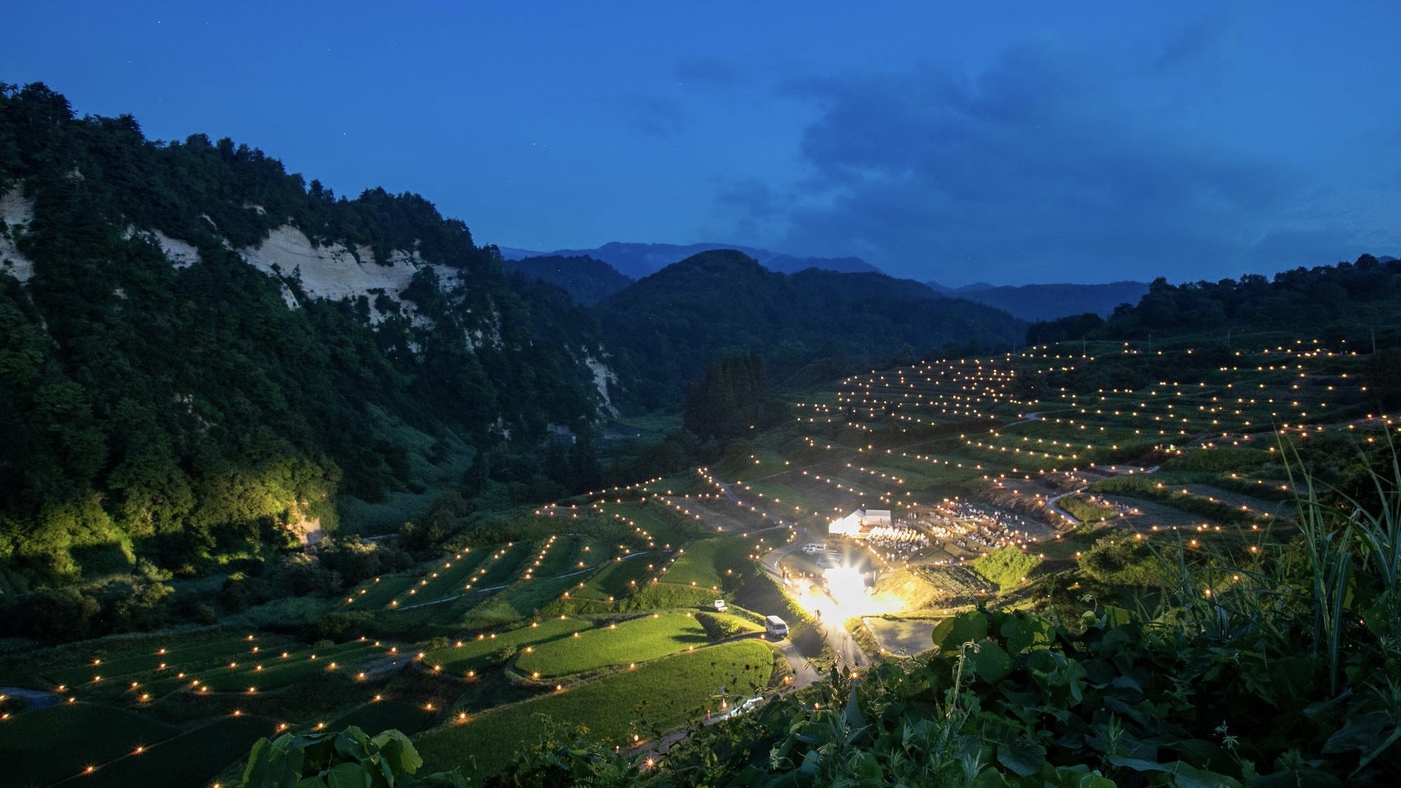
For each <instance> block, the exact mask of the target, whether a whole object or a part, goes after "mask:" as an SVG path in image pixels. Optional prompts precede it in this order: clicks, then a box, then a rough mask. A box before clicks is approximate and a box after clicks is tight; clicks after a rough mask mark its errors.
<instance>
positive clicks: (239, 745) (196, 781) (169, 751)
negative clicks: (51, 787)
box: [81, 714, 277, 788]
mask: <svg viewBox="0 0 1401 788" xmlns="http://www.w3.org/2000/svg"><path fill="white" fill-rule="evenodd" d="M276 732H277V723H276V722H274V721H272V720H270V719H268V718H266V717H255V716H252V715H247V714H245V715H240V716H238V717H232V716H230V717H223V718H221V719H219V720H216V721H215V722H213V723H211V724H209V725H205V726H204V727H202V728H197V729H195V730H192V731H190V732H189V733H184V734H181V735H179V736H176V737H175V738H173V739H168V740H166V741H164V742H162V743H160V744H158V745H156V746H154V747H151V748H149V749H147V750H145V751H144V752H142V753H141V754H140V755H136V754H128V755H127V757H124V758H122V759H121V760H119V761H116V762H115V763H111V764H108V765H107V766H104V767H102V768H100V769H98V770H97V771H96V772H94V773H93V774H92V775H91V776H90V777H84V778H83V780H82V782H81V784H82V785H91V786H94V787H95V788H151V787H152V786H157V785H202V784H204V783H206V781H208V780H210V779H211V778H213V777H214V776H215V775H217V774H218V773H219V772H221V771H222V770H223V769H224V767H226V766H228V765H229V764H232V763H235V762H238V763H242V762H244V761H245V760H246V759H247V758H248V751H249V750H250V749H252V747H253V743H254V742H256V741H257V740H258V739H260V738H263V737H264V736H268V737H271V736H273V735H274V734H276Z"/></svg>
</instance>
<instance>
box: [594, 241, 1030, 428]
mask: <svg viewBox="0 0 1401 788" xmlns="http://www.w3.org/2000/svg"><path fill="white" fill-rule="evenodd" d="M594 314H595V316H596V317H597V319H598V321H599V323H600V324H601V325H602V327H603V331H604V336H605V338H606V341H607V342H608V344H609V346H610V347H613V348H614V349H615V352H616V354H617V356H618V361H617V363H618V367H619V369H620V370H626V371H627V375H626V377H630V378H631V379H634V380H645V381H647V385H646V388H645V389H642V390H634V391H632V392H631V396H632V398H633V399H635V400H636V401H638V402H641V403H643V404H645V405H655V404H657V403H660V402H664V401H667V400H668V399H670V398H675V397H678V396H679V395H680V394H681V393H682V391H683V390H684V386H685V384H686V382H687V381H689V380H692V379H694V378H695V377H697V376H698V375H699V373H700V370H701V369H702V368H703V367H704V365H705V362H706V361H707V360H708V359H710V358H714V357H715V356H717V355H726V354H737V353H747V352H751V351H753V352H757V353H759V354H761V355H762V356H763V357H764V358H765V359H766V360H768V361H769V362H770V363H776V364H778V365H779V366H780V367H785V366H786V367H788V368H792V367H793V366H794V365H798V364H802V363H806V362H807V361H810V360H812V359H813V358H816V357H820V356H828V357H830V356H844V357H847V358H849V359H870V358H877V357H885V358H894V357H896V356H897V355H900V354H902V353H904V354H907V355H909V354H922V353H927V352H930V351H933V350H940V349H943V348H945V347H947V346H980V347H995V346H999V345H1000V346H1009V345H1011V344H1012V343H1013V342H1015V341H1016V340H1017V339H1018V338H1019V336H1020V332H1021V331H1022V325H1023V324H1022V323H1020V322H1019V321H1017V320H1015V319H1014V318H1012V317H1011V316H1009V315H1007V314H1006V313H1003V312H999V311H997V310H994V309H991V308H989V307H986V306H982V305H979V304H973V303H970V302H968V301H963V300H960V299H951V298H944V297H942V296H940V295H938V294H937V293H935V292H933V291H932V290H930V289H929V288H928V287H926V286H925V285H922V284H920V283H918V282H913V281H909V280H899V279H892V278H891V277H888V276H885V275H884V274H875V273H859V274H855V273H853V274H843V273H834V272H830V271H818V270H808V271H803V272H801V273H797V274H794V275H792V276H787V275H784V274H781V273H777V272H774V271H770V270H768V269H766V268H764V267H763V266H761V265H760V264H759V263H758V262H756V261H755V260H753V259H752V258H750V257H747V256H746V255H744V254H742V253H740V252H737V251H734V250H728V249H722V250H714V251H708V252H702V253H701V254H698V255H695V256H693V257H690V258H687V259H686V260H683V261H681V262H680V263H677V264H675V265H672V266H668V267H667V268H665V269H663V270H662V271H660V272H658V273H656V274H653V275H652V276H649V277H647V278H645V279H642V280H640V281H638V282H635V283H633V284H632V285H630V286H628V287H627V288H625V289H623V290H621V291H619V292H617V293H615V294H613V295H612V296H610V297H609V298H607V299H606V300H604V301H603V302H601V303H600V304H599V305H598V306H596V307H595V308H594Z"/></svg>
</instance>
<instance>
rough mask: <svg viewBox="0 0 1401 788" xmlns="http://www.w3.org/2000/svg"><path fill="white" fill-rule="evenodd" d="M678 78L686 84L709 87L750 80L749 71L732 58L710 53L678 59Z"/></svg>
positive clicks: (736, 83) (676, 72)
mask: <svg viewBox="0 0 1401 788" xmlns="http://www.w3.org/2000/svg"><path fill="white" fill-rule="evenodd" d="M673 73H674V74H675V75H676V79H677V80H679V81H680V82H681V83H682V84H684V85H695V86H699V87H707V88H733V87H738V86H739V85H742V84H744V83H745V82H747V81H748V80H749V73H748V72H747V71H746V70H745V69H744V67H743V66H741V65H739V64H738V63H736V62H734V61H732V60H725V59H723V58H718V57H710V56H708V55H692V56H690V57H683V58H681V59H680V60H678V61H676V66H675V68H674V69H673Z"/></svg>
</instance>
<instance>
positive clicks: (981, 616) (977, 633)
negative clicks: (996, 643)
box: [932, 612, 988, 654]
mask: <svg viewBox="0 0 1401 788" xmlns="http://www.w3.org/2000/svg"><path fill="white" fill-rule="evenodd" d="M987 635H988V618H987V615H986V614H985V613H981V612H976V613H959V614H958V615H956V616H954V617H953V618H946V619H944V620H943V621H940V622H939V626H937V627H934V633H933V636H932V637H933V640H934V647H935V648H937V649H939V651H940V652H941V653H944V654H953V653H957V651H958V649H959V648H960V647H961V646H962V645H963V644H964V643H976V642H978V641H979V640H982V639H983V638H985V637H987Z"/></svg>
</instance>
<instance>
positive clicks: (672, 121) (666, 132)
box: [622, 96, 686, 139]
mask: <svg viewBox="0 0 1401 788" xmlns="http://www.w3.org/2000/svg"><path fill="white" fill-rule="evenodd" d="M622 108H623V111H624V113H625V114H626V116H627V118H628V121H629V122H630V123H631V124H632V126H633V128H635V129H637V130H638V131H641V132H642V133H643V134H647V135H650V136H653V137H661V138H663V139H670V138H672V137H675V136H676V135H678V134H680V133H681V130H682V129H683V128H685V126H686V115H685V113H683V112H682V111H681V105H680V104H678V103H677V102H675V101H673V100H671V99H666V98H659V97H657V96H633V97H631V98H628V99H625V100H623V102H622Z"/></svg>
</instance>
